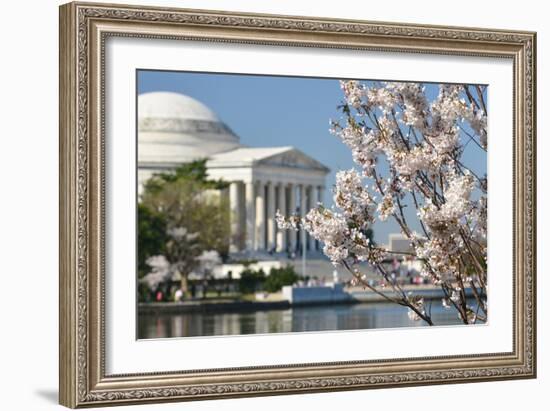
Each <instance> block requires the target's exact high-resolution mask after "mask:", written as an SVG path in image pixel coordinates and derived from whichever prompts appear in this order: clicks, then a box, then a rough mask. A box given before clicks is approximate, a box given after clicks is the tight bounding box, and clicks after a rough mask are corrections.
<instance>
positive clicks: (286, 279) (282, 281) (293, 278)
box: [263, 265, 300, 293]
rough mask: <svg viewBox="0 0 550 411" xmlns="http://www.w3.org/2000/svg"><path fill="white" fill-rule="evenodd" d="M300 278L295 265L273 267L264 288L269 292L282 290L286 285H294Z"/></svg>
mask: <svg viewBox="0 0 550 411" xmlns="http://www.w3.org/2000/svg"><path fill="white" fill-rule="evenodd" d="M299 279H300V276H299V275H298V274H297V273H296V271H295V270H294V267H292V266H290V265H288V266H286V267H283V268H272V269H271V270H270V271H269V275H268V276H267V277H266V279H265V281H264V284H263V288H264V290H265V291H267V292H268V293H275V292H277V291H280V290H281V288H283V286H285V285H293V284H295V283H296V282H297V281H298V280H299Z"/></svg>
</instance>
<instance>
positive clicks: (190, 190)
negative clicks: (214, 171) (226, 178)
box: [138, 160, 230, 290]
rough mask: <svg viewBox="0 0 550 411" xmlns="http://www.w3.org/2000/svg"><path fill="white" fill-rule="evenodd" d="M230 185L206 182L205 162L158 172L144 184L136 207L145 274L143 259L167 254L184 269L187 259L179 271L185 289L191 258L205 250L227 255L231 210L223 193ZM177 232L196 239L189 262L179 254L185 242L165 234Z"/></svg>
mask: <svg viewBox="0 0 550 411" xmlns="http://www.w3.org/2000/svg"><path fill="white" fill-rule="evenodd" d="M227 185H228V184H227V183H226V182H223V181H221V180H209V179H208V175H207V170H206V160H198V161H194V162H192V163H188V164H183V165H182V166H180V167H178V168H177V169H175V170H174V171H172V172H166V173H159V174H156V175H154V176H153V177H152V178H151V179H149V180H148V181H147V182H146V183H145V184H144V187H143V193H142V194H141V197H140V200H141V202H140V205H139V206H138V219H139V221H138V229H139V232H138V250H140V251H138V254H139V255H138V257H139V260H138V261H139V264H140V267H142V269H143V272H144V273H146V272H147V267H146V265H145V264H146V263H145V261H146V260H147V258H148V257H150V256H152V255H159V254H167V255H166V257H167V258H168V260H169V261H170V262H171V264H176V263H177V264H180V265H181V264H182V263H181V262H182V261H185V264H183V265H182V266H181V267H179V269H178V271H179V274H180V275H181V277H182V287H183V288H184V290H185V288H186V283H187V276H188V275H189V273H190V272H191V270H192V269H193V267H194V265H193V264H192V262H191V260H190V259H189V258H191V259H195V258H196V257H197V256H198V255H200V254H201V253H202V251H206V250H213V251H217V252H218V254H219V255H220V256H221V257H222V258H224V257H226V256H227V255H228V252H229V240H230V211H229V201H228V198H227V196H226V195H224V194H225V193H224V190H225V189H226V187H227ZM142 217H143V220H144V221H143V224H141V223H142V221H141V218H142ZM175 229H178V230H179V229H185V230H186V232H187V233H189V234H191V233H192V234H193V235H194V236H196V239H195V238H194V239H193V252H192V253H189V255H188V257H189V258H184V257H185V256H182V255H181V253H180V251H179V250H184V249H186V248H187V245H185V244H177V242H178V241H180V242H181V241H183V239H179V240H178V239H174V238H169V236H168V235H167V233H168V232H170V231H171V230H175ZM182 238H183V237H182ZM175 242H176V243H175ZM180 246H181V247H180ZM187 251H189V250H187ZM174 253H175V254H178V256H177V258H175V256H174V255H172V256H169V255H168V254H174ZM141 275H143V273H142V274H141Z"/></svg>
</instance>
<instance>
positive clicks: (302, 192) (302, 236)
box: [298, 184, 307, 251]
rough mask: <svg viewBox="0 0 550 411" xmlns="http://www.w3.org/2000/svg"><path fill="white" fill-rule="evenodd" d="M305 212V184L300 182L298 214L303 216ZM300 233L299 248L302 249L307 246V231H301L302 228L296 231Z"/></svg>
mask: <svg viewBox="0 0 550 411" xmlns="http://www.w3.org/2000/svg"><path fill="white" fill-rule="evenodd" d="M306 213H307V186H306V185H305V184H300V216H301V217H304V216H305V215H306ZM298 234H299V235H300V249H301V251H304V250H305V249H306V247H307V233H303V232H302V230H300V231H298Z"/></svg>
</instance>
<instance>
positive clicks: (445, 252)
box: [278, 80, 487, 322]
mask: <svg viewBox="0 0 550 411" xmlns="http://www.w3.org/2000/svg"><path fill="white" fill-rule="evenodd" d="M341 88H342V91H343V93H344V103H343V106H342V113H343V115H344V118H343V119H342V120H340V121H331V123H330V124H331V129H330V130H331V132H332V133H333V134H334V135H336V136H337V137H338V138H340V139H341V141H342V142H343V143H344V144H345V145H347V146H348V147H349V149H350V150H351V153H352V156H353V160H354V162H355V163H356V164H357V166H358V167H359V169H360V172H357V171H356V170H354V169H352V170H346V171H340V172H339V173H338V174H337V176H336V184H335V187H334V207H333V208H331V209H327V208H325V207H322V206H320V207H318V208H315V209H312V210H310V211H309V212H308V213H307V214H305V215H302V216H290V217H284V216H281V215H280V214H279V215H278V221H279V225H280V226H281V227H283V228H293V229H298V228H303V229H305V230H307V231H308V232H309V233H310V234H311V235H312V236H313V237H314V238H316V239H317V240H319V241H320V242H322V243H323V244H324V252H325V254H326V255H327V256H328V257H329V258H330V260H331V261H332V262H333V263H334V264H340V263H344V264H346V266H348V267H350V268H351V270H352V271H353V270H356V266H357V264H359V263H361V262H363V261H366V262H368V263H370V264H373V265H375V266H378V267H379V268H380V270H379V271H380V272H381V273H382V274H381V275H385V274H384V270H383V267H382V266H381V264H382V261H383V260H384V258H385V257H387V255H388V253H390V251H387V250H383V249H381V248H380V247H376V246H374V245H373V244H371V243H370V242H369V240H368V237H367V236H366V233H367V230H368V229H369V228H370V227H371V226H372V224H373V223H374V222H375V221H376V220H380V221H385V220H387V219H389V218H393V219H394V220H395V221H396V222H397V223H398V224H399V226H400V227H401V230H402V232H403V234H404V235H406V236H407V237H408V239H409V240H410V242H411V246H412V247H413V250H414V254H415V256H416V258H417V259H420V260H421V261H422V262H423V263H424V269H423V272H422V274H424V275H425V276H426V277H428V278H430V279H432V281H433V283H434V284H436V285H441V286H442V287H444V289H445V290H450V291H449V292H454V291H456V290H457V289H461V288H463V287H464V282H468V283H469V284H472V286H478V287H479V291H480V294H481V295H486V290H485V287H486V258H487V247H486V232H487V196H486V193H487V178H486V176H479V175H477V174H475V173H474V171H473V170H471V169H470V168H468V167H467V166H466V165H465V164H464V162H463V153H464V151H465V149H466V147H467V146H468V145H469V144H471V145H472V147H476V146H477V148H479V149H480V150H482V152H486V149H487V108H486V107H487V106H486V102H485V98H484V88H483V87H482V86H470V85H448V84H442V85H440V86H439V93H438V94H437V96H436V97H434V98H433V97H432V98H431V99H429V98H428V97H427V92H426V88H425V86H423V85H422V84H419V83H406V82H387V83H363V82H359V81H356V80H351V81H342V82H341ZM406 202H407V203H408V204H409V205H411V204H414V206H415V207H416V209H417V217H418V220H419V223H420V225H421V227H422V231H423V232H422V233H421V234H419V233H417V232H416V231H415V230H413V229H411V227H409V226H408V225H407V221H406V219H405V216H404V212H403V208H404V203H406ZM358 278H360V276H359V277H358ZM463 296H464V293H458V294H452V298H451V299H449V301H446V302H445V304H447V305H451V303H453V304H452V305H453V306H456V307H461V308H460V310H459V315H460V316H461V318H463V320H464V321H465V322H470V321H472V319H474V320H473V321H475V319H476V318H477V317H478V314H477V313H476V314H475V315H472V313H471V312H470V311H471V310H470V311H469V309H466V308H464V307H467V305H466V303H465V302H464V301H458V302H457V303H455V302H454V300H453V299H454V298H464V297H463ZM402 303H404V305H407V306H408V307H409V308H410V310H411V316H412V317H414V318H415V319H416V318H422V319H426V316H427V314H426V313H425V311H423V310H424V309H423V301H421V300H420V299H415V298H412V297H411V298H409V297H406V296H405V297H403V301H402ZM478 303H479V305H480V306H482V307H485V306H486V305H485V301H484V300H480V301H478Z"/></svg>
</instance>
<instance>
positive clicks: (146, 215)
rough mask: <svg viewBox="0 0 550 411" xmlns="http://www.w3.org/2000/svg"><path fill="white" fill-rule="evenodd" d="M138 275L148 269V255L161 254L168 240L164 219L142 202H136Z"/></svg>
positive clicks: (145, 272) (140, 275) (140, 276)
mask: <svg viewBox="0 0 550 411" xmlns="http://www.w3.org/2000/svg"><path fill="white" fill-rule="evenodd" d="M137 223H138V247H137V253H138V277H139V278H142V277H143V276H144V275H145V274H147V273H148V272H149V270H150V267H149V266H148V265H147V263H146V261H147V259H148V258H149V257H152V256H154V255H159V254H163V253H164V251H165V244H166V241H167V240H168V237H167V234H166V219H165V218H164V216H163V215H162V214H161V213H158V212H156V211H154V210H152V209H150V208H148V207H146V206H145V205H143V204H141V203H140V204H138V222H137Z"/></svg>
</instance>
